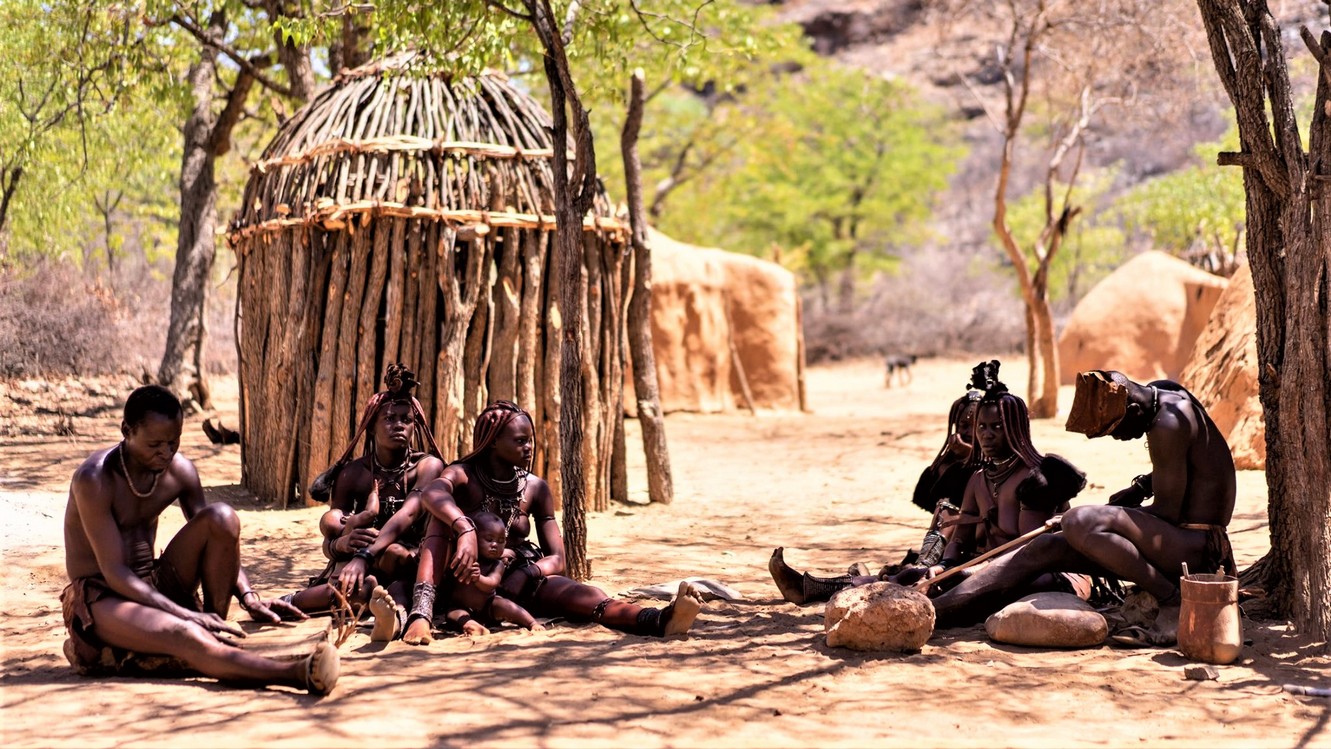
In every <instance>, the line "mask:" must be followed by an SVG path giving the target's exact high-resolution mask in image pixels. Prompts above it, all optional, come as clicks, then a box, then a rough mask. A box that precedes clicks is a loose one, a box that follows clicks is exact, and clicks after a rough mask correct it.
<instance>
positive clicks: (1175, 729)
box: [0, 360, 1331, 747]
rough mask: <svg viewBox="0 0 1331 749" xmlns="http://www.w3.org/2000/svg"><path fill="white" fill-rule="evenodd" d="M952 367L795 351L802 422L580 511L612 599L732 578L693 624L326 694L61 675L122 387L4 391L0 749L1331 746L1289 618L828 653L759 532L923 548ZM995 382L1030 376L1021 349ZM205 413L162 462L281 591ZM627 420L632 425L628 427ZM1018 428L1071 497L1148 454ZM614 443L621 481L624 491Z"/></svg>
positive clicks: (1255, 528) (277, 535)
mask: <svg viewBox="0 0 1331 749" xmlns="http://www.w3.org/2000/svg"><path fill="white" fill-rule="evenodd" d="M971 364H973V362H970V361H965V362H962V361H947V360H927V361H921V362H920V363H919V364H918V365H917V367H916V371H915V379H914V381H913V383H911V384H910V385H908V386H906V387H897V388H892V389H885V388H884V387H883V385H882V375H881V373H880V371H879V369H878V366H877V365H876V364H875V363H872V362H859V363H849V364H842V365H836V366H829V367H817V368H814V369H812V370H811V371H810V373H809V379H808V386H809V403H810V407H811V409H812V411H811V412H810V413H806V414H759V415H758V416H756V417H754V416H750V415H749V414H747V413H744V412H742V413H738V414H732V415H724V416H697V415H672V416H670V417H669V418H668V419H667V428H668V432H669V440H670V448H671V454H672V459H673V462H674V473H675V487H676V499H675V502H674V504H673V505H670V506H634V507H625V508H621V509H616V510H613V511H610V512H606V513H599V514H596V515H594V516H592V517H591V518H590V519H589V523H588V525H589V537H590V546H591V556H592V558H593V572H594V579H593V580H592V582H593V583H595V584H597V585H599V586H601V587H603V588H604V589H605V590H607V591H610V592H612V593H621V592H624V591H627V590H630V589H632V588H634V587H637V586H640V585H646V584H651V583H659V582H665V581H669V580H673V579H678V578H680V577H684V576H688V575H704V576H708V577H712V578H714V579H717V580H720V581H722V582H725V583H727V584H729V585H731V586H733V587H734V588H736V589H738V590H739V591H741V592H742V593H743V595H744V600H743V601H741V602H736V603H722V602H714V603H710V604H709V605H708V606H707V608H706V609H705V610H704V612H703V614H702V615H701V617H700V618H699V621H698V623H697V626H696V627H695V628H694V630H693V632H692V633H691V635H690V636H688V637H687V638H685V639H675V640H669V641H661V640H656V639H648V638H641V637H635V636H629V635H622V634H619V633H616V632H611V631H608V630H605V629H602V628H599V627H596V626H590V625H588V626H574V625H569V624H560V625H557V626H556V627H555V628H554V629H553V630H552V631H549V632H546V633H536V634H532V633H527V632H519V631H508V632H501V633H497V634H495V635H492V636H490V637H486V638H481V639H475V640H472V639H468V638H451V639H446V640H441V641H437V642H436V643H434V644H433V645H432V646H430V647H426V648H413V647H410V646H407V645H404V644H402V643H400V642H395V643H391V644H389V645H387V646H383V645H380V644H373V643H371V642H370V641H369V637H368V629H364V630H362V631H361V632H359V633H357V634H355V635H353V636H352V638H351V639H350V640H349V641H348V642H347V643H346V644H345V645H344V646H343V648H342V658H343V661H342V664H343V666H342V680H341V682H340V683H339V685H338V687H337V689H336V690H335V692H334V693H333V694H332V695H330V696H328V697H325V698H322V699H318V698H314V697H311V696H308V695H306V694H303V693H298V692H296V691H293V690H287V689H282V688H272V689H266V690H249V689H233V688H227V687H224V686H221V685H219V684H217V683H216V682H213V681H212V680H209V679H205V678H195V679H187V680H183V681H181V680H172V679H165V678H137V679H133V678H115V679H104V680H91V679H85V678H81V677H79V676H76V675H75V674H73V673H72V672H71V671H70V669H69V667H68V666H67V665H66V662H65V659H64V658H63V656H62V655H61V650H60V648H61V643H62V642H63V640H64V637H65V634H64V631H63V626H62V622H61V618H60V606H59V601H58V595H59V592H60V590H61V588H62V587H63V586H64V584H65V582H66V580H65V572H64V565H63V561H64V559H63V552H62V541H61V530H60V528H61V525H60V523H61V519H62V514H63V512H64V505H65V501H66V492H67V486H68V480H69V476H70V473H71V472H72V470H73V469H74V467H75V466H76V465H77V464H78V462H79V461H80V460H81V459H82V458H83V457H84V456H85V455H86V454H87V453H88V452H90V451H91V450H92V449H94V448H95V447H99V446H103V445H107V444H110V443H112V442H114V441H115V440H117V439H118V438H119V434H118V423H119V408H120V406H119V405H118V399H119V398H123V396H124V395H125V394H127V392H128V389H129V388H130V387H131V386H132V385H133V383H132V382H129V381H124V382H121V381H116V380H99V381H97V382H95V383H92V384H88V383H80V382H76V381H69V382H64V383H7V384H5V385H4V389H3V390H0V502H2V503H3V507H4V509H5V513H4V515H5V522H4V523H3V525H0V552H2V553H3V557H4V561H5V570H6V575H5V580H4V584H3V591H2V592H0V604H2V605H0V743H3V745H4V746H7V747H29V746H59V747H74V746H78V747H83V746H201V747H202V746H209V747H211V746H256V745H263V746H269V747H279V746H354V747H366V746H373V747H389V746H462V745H466V746H542V747H547V746H548V747H564V746H576V747H585V746H620V745H625V744H628V745H635V746H704V745H705V746H709V747H722V746H767V747H775V746H815V745H816V746H863V745H870V744H873V745H893V746H947V747H970V746H977V747H979V746H983V747H993V746H1033V747H1062V746H1114V747H1118V746H1235V747H1248V746H1272V747H1309V746H1324V747H1331V728H1329V727H1328V723H1329V722H1331V701H1329V700H1326V699H1319V698H1310V697H1298V696H1294V695H1291V694H1288V693H1285V692H1283V691H1282V690H1281V685H1282V684H1284V683H1298V684H1305V685H1312V686H1320V687H1328V686H1331V669H1328V664H1329V663H1331V658H1328V657H1327V656H1324V655H1319V654H1318V652H1319V651H1318V650H1317V647H1316V645H1315V644H1310V643H1307V642H1305V641H1303V640H1301V639H1300V638H1299V637H1298V636H1297V635H1296V634H1294V633H1292V632H1290V631H1288V627H1287V625H1285V624H1284V623H1279V622H1253V621H1246V622H1245V634H1246V635H1247V636H1248V637H1250V638H1251V639H1252V644H1251V645H1250V646H1249V647H1247V648H1245V650H1244V654H1243V656H1242V657H1241V659H1240V661H1239V662H1238V663H1236V664H1234V665H1231V666H1222V667H1219V668H1218V670H1219V678H1218V680H1215V681H1202V682H1198V681H1188V680H1185V679H1184V676H1183V667H1184V665H1185V663H1186V662H1185V661H1184V659H1183V658H1182V657H1181V656H1180V655H1179V654H1178V653H1177V652H1174V651H1171V650H1121V649H1115V648H1110V647H1101V648H1094V649H1089V650H1079V651H1071V652H1065V651H1050V650H1035V649H1027V648H1019V647H1011V646H1007V645H999V644H996V643H992V642H990V641H988V639H987V638H986V637H985V634H984V631H983V629H982V628H981V627H974V628H970V629H959V630H949V631H942V632H938V633H935V635H934V637H933V639H932V640H931V641H930V642H929V643H928V645H926V646H925V648H924V649H923V651H922V652H919V653H916V654H865V653H858V652H853V651H847V650H839V649H832V648H828V647H827V646H826V644H825V643H824V641H823V637H822V631H823V611H822V607H821V606H818V605H815V606H808V607H798V606H794V605H792V604H788V603H785V602H784V601H782V600H781V599H780V598H779V596H778V595H777V593H776V589H775V588H774V586H773V585H772V584H771V582H770V579H769V578H768V575H767V571H766V563H767V558H768V556H769V554H770V553H771V551H772V548H773V547H775V546H777V545H784V546H785V547H786V549H787V553H786V556H787V559H788V560H789V561H790V562H791V563H792V564H793V565H795V566H796V567H798V568H801V569H805V568H808V569H812V570H816V571H823V572H826V573H829V574H834V573H837V572H840V571H843V570H844V569H845V567H846V566H847V565H849V564H850V563H852V562H855V561H865V562H867V563H869V564H870V565H871V566H873V567H875V568H876V567H877V565H879V564H881V563H884V562H889V561H896V560H897V559H899V558H900V556H901V554H902V553H903V552H904V551H905V550H906V549H907V548H909V547H911V546H913V545H914V544H916V543H918V541H919V539H920V536H921V535H922V528H923V526H924V524H925V523H926V521H927V517H926V516H925V515H924V513H922V512H920V511H919V510H918V509H916V508H915V507H913V506H912V505H911V504H910V502H909V494H910V491H911V489H912V487H913V486H914V482H915V479H916V477H917V476H918V475H919V472H920V470H921V469H922V468H923V467H924V465H925V464H927V462H928V461H929V460H930V459H931V458H932V457H933V454H934V452H935V451H936V450H937V448H938V446H939V445H940V444H941V441H942V435H943V433H944V427H945V424H944V421H945V418H944V417H945V414H946V412H947V407H948V405H949V403H950V402H951V400H952V399H953V398H954V397H955V396H956V395H958V394H960V392H961V389H962V385H963V384H964V383H965V382H966V380H967V377H968V375H969V369H970V366H971ZM1005 370H1006V371H1005V372H1004V375H1005V376H1004V379H1005V380H1007V381H1008V382H1010V383H1016V384H1017V385H1021V384H1024V382H1025V376H1024V369H1023V367H1022V364H1021V363H1020V362H1016V361H1011V362H1009V363H1008V365H1007V367H1006V368H1005ZM216 389H217V394H218V396H219V397H218V400H219V402H220V403H221V404H223V407H222V408H221V409H220V410H219V411H218V412H217V413H216V414H212V415H214V416H216V415H220V416H221V418H222V419H223V421H224V422H227V423H231V424H234V422H235V412H234V403H235V385H234V382H227V381H223V382H219V383H218V384H217V385H216ZM1014 389H1019V388H1014ZM1070 402H1071V393H1070V392H1069V391H1066V390H1065V392H1064V395H1063V403H1064V407H1065V408H1066V407H1067V405H1068V404H1070ZM53 404H54V405H53ZM227 404H230V405H231V407H230V408H228V407H227ZM200 421H201V417H193V418H191V419H190V421H189V422H188V424H187V426H186V437H185V444H184V446H183V448H182V450H183V452H184V453H185V454H186V455H187V456H188V457H190V458H192V459H193V460H194V461H195V462H196V464H197V465H198V468H199V473H200V475H201V476H202V478H203V482H204V485H205V486H206V487H208V493H209V495H210V498H211V499H212V501H227V502H231V503H233V504H234V505H236V506H237V508H238V509H239V510H240V513H241V518H242V522H243V524H244V531H243V532H244V540H243V553H244V561H245V564H246V566H247V568H248V569H249V571H250V574H251V577H252V579H254V580H255V581H256V583H257V584H258V587H259V589H260V590H261V591H263V592H264V593H265V595H276V594H280V593H285V592H287V591H290V590H293V589H295V587H296V586H297V585H298V584H299V583H300V582H301V581H302V580H303V579H304V578H305V577H306V576H308V575H310V574H314V573H315V572H317V571H318V570H319V569H320V568H321V566H322V564H321V561H322V560H321V557H320V554H319V551H318V544H317V543H316V540H315V539H316V533H317V531H316V521H317V518H318V514H319V509H318V508H305V509H298V510H288V511H272V510H267V509H264V508H263V507H260V506H256V504H255V503H254V502H253V501H252V500H251V499H249V498H248V497H247V495H246V493H245V492H244V491H243V490H242V489H240V487H239V486H238V483H239V480H240V464H239V453H238V450H237V449H236V448H235V447H225V448H219V447H214V446H212V445H209V444H207V442H206V440H205V439H204V437H203V435H202V433H201V432H200V430H199V422H200ZM629 430H630V440H636V439H637V433H636V424H634V423H630V425H629ZM57 432H61V433H64V434H63V436H62V435H61V434H57ZM1034 436H1035V440H1036V444H1037V446H1038V447H1039V448H1040V449H1041V450H1043V451H1045V452H1056V453H1059V454H1061V455H1064V456H1066V457H1068V458H1070V459H1071V460H1072V461H1073V462H1074V463H1076V464H1077V465H1079V466H1080V467H1081V468H1082V469H1083V470H1086V471H1087V473H1088V474H1089V478H1090V480H1091V486H1090V487H1089V488H1088V490H1087V491H1086V492H1085V493H1084V494H1083V495H1082V497H1081V498H1079V499H1080V501H1082V502H1103V501H1104V498H1105V497H1106V496H1107V495H1108V494H1109V493H1110V492H1111V491H1112V490H1113V489H1115V488H1119V487H1122V486H1124V485H1126V482H1127V481H1128V480H1129V479H1130V478H1131V477H1132V476H1133V475H1135V474H1137V473H1141V472H1143V471H1144V470H1145V469H1146V466H1147V457H1146V453H1145V451H1144V449H1143V447H1142V444H1141V443H1140V442H1137V443H1126V444H1125V443H1118V442H1114V441H1112V440H1095V441H1088V440H1086V439H1085V438H1084V437H1082V436H1080V435H1074V434H1069V433H1066V432H1064V431H1063V429H1062V424H1061V421H1059V422H1053V421H1045V422H1037V423H1036V424H1035V425H1034ZM630 444H631V445H633V444H635V443H634V442H631V443H630ZM631 453H632V450H631ZM635 457H636V458H637V460H636V461H635V462H631V463H630V469H631V482H632V483H631V490H632V493H633V495H634V496H635V497H637V498H639V499H643V500H645V496H646V479H645V475H644V473H643V466H642V459H641V453H640V452H637V453H636V454H635ZM1239 495H1240V498H1239V506H1238V509H1237V511H1236V514H1235V517H1234V522H1233V523H1232V525H1231V526H1230V527H1231V532H1232V537H1233V543H1234V547H1235V552H1236V555H1237V557H1238V561H1239V565H1240V567H1243V566H1246V565H1247V564H1248V563H1250V562H1252V561H1253V560H1255V559H1257V558H1258V557H1259V556H1260V555H1261V554H1262V553H1263V552H1264V550H1265V548H1266V546H1267V543H1268V541H1267V529H1266V512H1265V499H1266V487H1265V482H1264V477H1263V475H1262V474H1261V473H1259V472H1242V473H1240V475H1239ZM165 517H166V518H167V519H166V520H165V521H164V522H163V526H162V529H161V536H160V537H159V540H158V543H159V547H160V546H161V545H163V544H165V542H166V540H167V539H169V538H170V535H171V534H172V533H173V532H174V531H175V529H176V528H178V527H179V525H180V523H181V521H180V519H179V517H178V515H176V514H175V513H174V511H172V512H169V513H168V515H167V516H165ZM235 616H236V614H233V617H235Z"/></svg>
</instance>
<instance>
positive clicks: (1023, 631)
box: [984, 593, 1109, 648]
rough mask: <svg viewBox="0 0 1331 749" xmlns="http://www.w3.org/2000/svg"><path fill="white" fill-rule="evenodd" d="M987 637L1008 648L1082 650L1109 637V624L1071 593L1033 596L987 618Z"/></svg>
mask: <svg viewBox="0 0 1331 749" xmlns="http://www.w3.org/2000/svg"><path fill="white" fill-rule="evenodd" d="M984 629H985V631H986V632H988V633H989V637H990V638H991V639H993V640H995V641H997V642H1005V643H1008V644H1009V645H1028V646H1032V647H1044V648H1085V647H1092V646H1095V645H1099V644H1100V643H1102V642H1104V641H1105V638H1106V637H1107V636H1108V635H1109V624H1108V622H1106V621H1105V618H1104V617H1103V616H1101V615H1100V613H1099V612H1098V611H1096V610H1095V609H1094V608H1091V605H1090V604H1088V603H1086V602H1085V601H1083V600H1081V599H1080V598H1078V597H1076V596H1074V595H1072V594H1071V593H1036V594H1034V595H1029V596H1026V597H1025V598H1023V599H1021V600H1020V601H1017V602H1016V603H1014V604H1011V605H1009V606H1007V607H1006V608H1004V609H1003V610H1002V611H999V612H998V613H996V614H994V615H993V616H991V617H989V619H988V620H987V621H985V623H984Z"/></svg>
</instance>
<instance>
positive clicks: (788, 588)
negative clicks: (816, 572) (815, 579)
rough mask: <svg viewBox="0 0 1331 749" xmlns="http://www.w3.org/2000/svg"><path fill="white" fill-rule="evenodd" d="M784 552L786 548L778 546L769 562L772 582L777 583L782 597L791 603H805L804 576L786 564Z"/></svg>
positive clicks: (768, 569)
mask: <svg viewBox="0 0 1331 749" xmlns="http://www.w3.org/2000/svg"><path fill="white" fill-rule="evenodd" d="M784 554H785V548H783V547H781V546H778V547H776V550H775V551H773V552H772V558H771V559H770V560H768V562H767V571H768V572H770V573H772V582H774V583H776V587H777V590H779V591H781V597H782V598H784V599H786V600H787V601H790V602H791V603H796V604H801V603H804V576H803V575H801V574H800V573H798V572H796V571H795V570H792V569H791V568H790V567H789V566H788V565H787V564H786V558H785V556H784Z"/></svg>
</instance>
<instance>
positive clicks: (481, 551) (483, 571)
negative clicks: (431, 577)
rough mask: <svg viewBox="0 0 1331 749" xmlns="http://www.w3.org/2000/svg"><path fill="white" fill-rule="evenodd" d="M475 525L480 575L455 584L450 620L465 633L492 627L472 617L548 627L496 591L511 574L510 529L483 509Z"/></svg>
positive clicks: (486, 631) (480, 632)
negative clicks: (467, 581) (509, 573)
mask: <svg viewBox="0 0 1331 749" xmlns="http://www.w3.org/2000/svg"><path fill="white" fill-rule="evenodd" d="M472 522H473V523H474V524H475V526H476V555H477V560H476V570H477V572H478V574H477V576H476V577H475V578H474V579H473V580H472V582H471V583H469V584H467V585H462V584H461V583H455V584H454V586H453V592H452V595H451V596H450V597H449V601H448V620H449V621H450V622H453V623H454V624H456V625H458V626H459V627H461V628H462V632H463V634H468V635H488V634H490V630H489V629H488V628H487V627H486V626H485V625H484V624H482V623H481V622H479V621H477V620H476V619H473V618H472V617H473V616H477V617H480V618H481V619H484V620H486V622H487V623H490V624H495V623H498V622H508V623H510V624H516V625H518V626H519V627H525V628H526V629H530V630H532V631H533V632H537V631H541V630H544V629H545V626H544V625H542V624H541V623H540V622H538V621H536V618H535V617H533V616H532V615H531V614H530V613H528V612H527V610H526V609H524V608H522V607H521V606H519V605H518V604H516V603H514V602H513V601H510V600H508V599H507V598H504V597H502V596H498V595H496V594H495V589H497V588H498V587H499V583H500V582H502V581H503V579H504V575H506V574H507V573H508V566H509V564H511V563H512V562H513V559H514V556H515V554H514V553H513V550H512V549H509V548H508V528H507V527H506V526H505V525H504V521H503V520H501V519H500V518H499V516H498V515H495V514H494V513H491V512H480V513H477V514H476V516H475V517H474V518H473V519H472Z"/></svg>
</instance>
